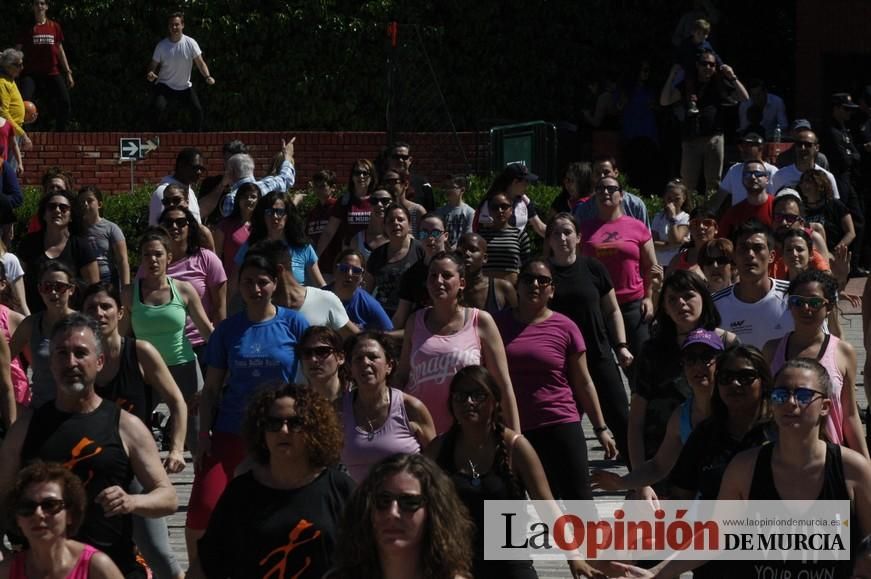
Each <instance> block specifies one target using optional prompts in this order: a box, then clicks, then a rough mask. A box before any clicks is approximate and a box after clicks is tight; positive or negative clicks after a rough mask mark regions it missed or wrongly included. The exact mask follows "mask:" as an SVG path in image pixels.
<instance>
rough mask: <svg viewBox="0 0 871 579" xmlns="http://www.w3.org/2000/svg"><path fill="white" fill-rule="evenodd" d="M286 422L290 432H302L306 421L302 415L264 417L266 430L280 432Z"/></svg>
mask: <svg viewBox="0 0 871 579" xmlns="http://www.w3.org/2000/svg"><path fill="white" fill-rule="evenodd" d="M285 424H286V425H287V431H288V432H301V431H302V427H303V425H304V422H303V419H302V417H301V416H289V417H287V418H280V417H278V416H267V417H266V418H264V419H263V429H264V430H265V431H266V432H279V431H280V430H281V428H282V427H283V426H284V425H285Z"/></svg>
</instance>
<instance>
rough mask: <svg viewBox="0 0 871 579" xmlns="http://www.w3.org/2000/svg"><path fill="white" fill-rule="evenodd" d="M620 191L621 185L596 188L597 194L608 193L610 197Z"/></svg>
mask: <svg viewBox="0 0 871 579" xmlns="http://www.w3.org/2000/svg"><path fill="white" fill-rule="evenodd" d="M618 191H620V186H619V185H602V186H600V187H596V193H608V194H609V195H613V194H614V193H617V192H618Z"/></svg>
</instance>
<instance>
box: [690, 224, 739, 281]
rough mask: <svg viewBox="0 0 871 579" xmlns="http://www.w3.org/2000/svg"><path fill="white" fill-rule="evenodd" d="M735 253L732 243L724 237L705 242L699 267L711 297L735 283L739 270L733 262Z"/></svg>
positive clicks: (699, 258) (700, 251) (701, 250)
mask: <svg viewBox="0 0 871 579" xmlns="http://www.w3.org/2000/svg"><path fill="white" fill-rule="evenodd" d="M733 251H734V246H733V245H732V242H731V241H729V240H728V239H725V238H723V237H718V238H717V239H712V240H711V241H707V242H705V243H704V245H702V247H701V249H700V250H699V256H698V263H699V267H701V268H702V276H703V277H704V278H705V283H706V285H707V286H708V293H710V294H711V295H713V294H714V293H716V292H718V291H720V290H722V289H726V288H727V287H729V286H730V285H732V284H734V283H735V275H736V273H737V270H736V269H735V267H734V266H735V263H734V262H733V261H732V252H733Z"/></svg>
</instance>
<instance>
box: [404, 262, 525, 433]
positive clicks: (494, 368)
mask: <svg viewBox="0 0 871 579" xmlns="http://www.w3.org/2000/svg"><path fill="white" fill-rule="evenodd" d="M465 285H466V278H465V267H464V265H463V262H462V261H461V260H460V258H458V257H457V256H456V255H454V254H453V253H447V252H444V251H443V252H441V253H437V254H436V255H435V256H433V258H432V261H430V264H429V274H428V275H427V282H426V286H427V291H428V292H429V296H430V299H431V300H432V304H433V305H432V306H431V307H428V308H424V309H420V310H417V312H415V313H414V314H412V316H411V317H410V318H409V319H408V323H407V324H406V325H405V337H404V341H403V344H402V356H400V360H399V370H398V371H397V375H396V384H398V385H399V386H405V385H407V386H406V391H407V392H408V393H409V394H412V395H413V396H415V397H417V398H419V399H420V400H421V401H422V402H423V403H424V404H425V405H426V407H427V409H428V410H429V411H430V414H432V417H433V422H435V426H436V432H437V433H439V434H441V433H443V432H447V431H448V429H450V427H451V425H452V424H453V418H452V417H451V414H450V407H449V404H450V402H449V400H448V398H449V396H448V395H449V391H450V385H451V379H452V378H453V377H454V374H456V372H457V371H458V370H460V369H461V368H465V367H466V366H472V365H476V364H482V365H484V366H485V367H486V368H487V370H489V371H490V373H491V374H492V375H493V378H494V379H495V380H496V382H497V383H498V384H499V388H500V394H501V395H502V407H503V409H504V412H505V415H504V416H503V420H504V422H505V425H506V426H508V427H509V428H511V429H512V430H515V431H518V432H519V431H520V421H519V419H518V417H517V403H516V402H515V399H514V390H513V389H512V388H511V379H510V378H509V376H508V363H507V361H506V360H505V348H504V347H503V346H502V339H501V338H500V337H499V330H498V329H497V328H496V324H495V323H494V322H493V318H492V317H491V316H490V314H488V313H487V312H485V311H481V310H478V309H477V308H467V307H465V306H463V305H461V304H460V301H459V295H460V290H462V288H463V287H465Z"/></svg>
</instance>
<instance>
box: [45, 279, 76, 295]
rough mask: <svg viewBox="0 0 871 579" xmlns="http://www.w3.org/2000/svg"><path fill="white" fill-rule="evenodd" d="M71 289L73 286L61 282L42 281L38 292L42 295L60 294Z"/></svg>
mask: <svg viewBox="0 0 871 579" xmlns="http://www.w3.org/2000/svg"><path fill="white" fill-rule="evenodd" d="M71 289H73V284H71V283H66V282H63V281H44V282H40V284H39V291H41V292H42V293H44V294H52V293H53V294H62V293H64V292H68V291H70V290H71Z"/></svg>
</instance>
